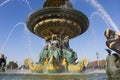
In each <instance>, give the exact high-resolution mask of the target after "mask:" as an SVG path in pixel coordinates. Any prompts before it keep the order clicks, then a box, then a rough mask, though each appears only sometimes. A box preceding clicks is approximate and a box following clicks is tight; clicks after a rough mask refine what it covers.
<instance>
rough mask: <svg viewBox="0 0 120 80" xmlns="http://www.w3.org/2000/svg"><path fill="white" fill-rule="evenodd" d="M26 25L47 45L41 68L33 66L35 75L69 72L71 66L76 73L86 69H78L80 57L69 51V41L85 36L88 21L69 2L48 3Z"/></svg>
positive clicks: (41, 56)
mask: <svg viewBox="0 0 120 80" xmlns="http://www.w3.org/2000/svg"><path fill="white" fill-rule="evenodd" d="M26 24H27V27H28V29H29V30H30V31H31V32H32V33H34V34H36V35H37V36H39V37H41V38H43V39H45V41H46V46H45V47H44V49H43V50H42V51H41V53H40V58H39V62H38V64H36V65H33V66H30V69H31V70H32V71H36V72H41V71H43V72H49V73H53V72H69V71H70V70H71V69H72V65H73V66H75V67H76V68H75V69H76V72H80V71H81V70H82V68H83V66H82V68H79V67H81V66H77V63H76V60H77V58H78V57H77V53H76V52H75V51H73V50H72V49H71V48H70V46H69V40H70V39H72V38H75V37H77V36H79V35H81V34H82V33H84V32H85V31H86V30H87V29H88V25H89V21H88V18H87V17H86V16H85V15H84V14H83V13H82V12H80V11H77V10H75V9H73V7H72V4H71V2H70V1H69V0H46V1H45V3H44V5H43V8H42V9H40V10H37V11H35V12H33V13H32V14H31V15H30V16H29V17H28V19H27V22H26ZM83 62H84V61H83ZM80 63H82V62H81V61H80ZM39 65H40V66H39ZM82 65H84V64H82ZM77 70H78V71H77Z"/></svg>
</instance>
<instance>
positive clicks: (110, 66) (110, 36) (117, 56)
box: [105, 29, 120, 80]
mask: <svg viewBox="0 0 120 80" xmlns="http://www.w3.org/2000/svg"><path fill="white" fill-rule="evenodd" d="M105 37H106V39H107V41H106V45H107V47H108V48H109V49H111V50H113V51H115V52H116V53H114V54H111V52H112V51H111V50H109V49H106V51H107V52H108V53H109V54H108V56H107V58H106V62H107V64H106V73H107V75H108V78H110V79H111V80H116V79H120V76H119V75H120V32H115V31H113V30H111V29H106V31H105Z"/></svg>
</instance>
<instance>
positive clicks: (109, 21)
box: [87, 0, 120, 32]
mask: <svg viewBox="0 0 120 80" xmlns="http://www.w3.org/2000/svg"><path fill="white" fill-rule="evenodd" d="M87 2H89V3H90V4H91V5H92V6H93V7H94V8H96V9H97V12H98V14H99V15H100V16H101V17H102V19H103V20H104V21H105V22H106V23H107V25H109V26H110V27H112V28H113V29H115V31H116V32H120V31H119V29H118V27H117V25H116V24H115V23H114V21H113V20H112V19H111V17H110V16H109V14H108V13H107V12H106V11H105V9H104V8H103V6H102V5H101V4H99V3H98V1H97V0H87Z"/></svg>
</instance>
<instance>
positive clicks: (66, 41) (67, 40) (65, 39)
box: [63, 36, 70, 49]
mask: <svg viewBox="0 0 120 80" xmlns="http://www.w3.org/2000/svg"><path fill="white" fill-rule="evenodd" d="M63 46H64V47H63V48H67V49H69V48H70V46H69V36H66V37H65V38H64V41H63Z"/></svg>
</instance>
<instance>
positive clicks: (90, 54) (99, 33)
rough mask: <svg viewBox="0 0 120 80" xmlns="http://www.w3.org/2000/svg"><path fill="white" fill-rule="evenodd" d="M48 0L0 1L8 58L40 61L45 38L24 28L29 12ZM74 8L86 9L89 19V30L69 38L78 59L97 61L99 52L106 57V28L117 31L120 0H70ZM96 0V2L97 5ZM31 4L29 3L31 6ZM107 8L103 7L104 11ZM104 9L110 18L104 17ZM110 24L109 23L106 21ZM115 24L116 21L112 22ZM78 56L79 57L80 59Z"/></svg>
mask: <svg viewBox="0 0 120 80" xmlns="http://www.w3.org/2000/svg"><path fill="white" fill-rule="evenodd" d="M44 1H45V0H0V53H4V54H5V55H6V56H7V61H8V62H9V61H15V62H18V64H23V61H24V59H26V58H32V59H33V60H34V61H35V62H37V61H38V60H39V53H40V51H41V50H42V49H43V47H44V46H45V42H44V40H43V39H42V38H40V37H38V36H36V35H34V34H32V33H31V32H29V31H28V30H26V29H25V26H24V24H25V23H26V20H27V17H28V15H29V14H30V13H31V12H32V11H36V10H38V9H41V8H42V5H43V2H44ZM71 1H72V3H73V7H74V8H75V9H77V10H79V11H81V12H83V13H84V14H85V15H86V16H87V17H88V19H89V22H90V25H89V28H88V30H87V31H86V32H85V33H84V34H82V35H81V36H79V37H76V38H74V39H72V40H70V46H71V48H72V49H73V50H74V51H75V52H77V55H78V57H79V59H81V58H83V57H86V58H89V59H90V61H93V60H96V52H98V53H99V59H105V58H106V56H107V53H106V51H105V48H107V47H106V45H105V41H106V39H105V37H104V31H105V29H106V28H108V27H110V28H111V29H113V30H116V29H115V28H114V27H113V26H114V24H115V26H116V27H118V30H119V29H120V27H119V25H120V10H119V8H120V5H119V3H120V0H114V1H113V0H71ZM93 2H97V6H98V7H100V8H97V7H95V5H94V4H93ZM28 4H29V5H28ZM103 9H104V10H103ZM104 12H106V13H107V16H108V15H109V17H110V18H111V20H112V22H111V23H110V22H109V19H106V18H104V17H103V18H104V20H103V18H102V17H101V16H100V15H103V16H104V14H103V13H104ZM106 23H107V24H106ZM112 23H114V24H112ZM79 59H78V60H79Z"/></svg>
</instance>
